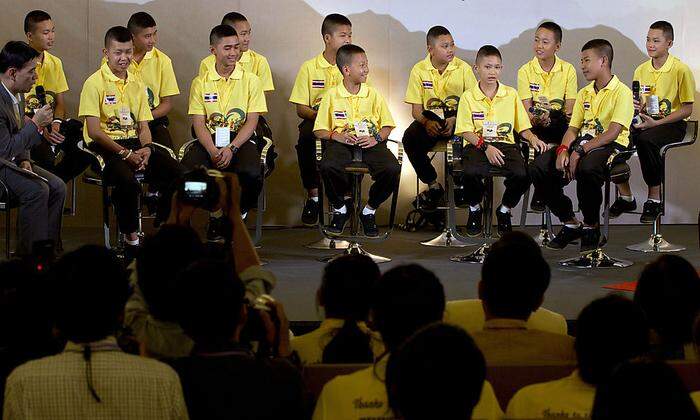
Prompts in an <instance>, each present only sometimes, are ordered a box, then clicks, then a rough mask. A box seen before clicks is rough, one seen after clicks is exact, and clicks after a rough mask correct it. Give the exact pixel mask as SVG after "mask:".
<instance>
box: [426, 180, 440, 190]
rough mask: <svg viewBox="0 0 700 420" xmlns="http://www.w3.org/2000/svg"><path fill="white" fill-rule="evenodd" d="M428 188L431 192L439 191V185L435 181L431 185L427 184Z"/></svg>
mask: <svg viewBox="0 0 700 420" xmlns="http://www.w3.org/2000/svg"><path fill="white" fill-rule="evenodd" d="M428 188H430V189H431V190H439V189H440V183H439V182H437V180H435V181H433V182H431V183H429V184H428Z"/></svg>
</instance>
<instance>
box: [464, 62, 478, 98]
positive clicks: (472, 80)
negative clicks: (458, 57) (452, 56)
mask: <svg viewBox="0 0 700 420" xmlns="http://www.w3.org/2000/svg"><path fill="white" fill-rule="evenodd" d="M477 83H478V82H477V80H476V76H474V70H472V66H470V65H469V64H467V65H466V66H464V90H465V91H467V90H469V89H471V88H473V87H474V86H476V84H477Z"/></svg>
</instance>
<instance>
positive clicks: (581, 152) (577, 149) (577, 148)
mask: <svg viewBox="0 0 700 420" xmlns="http://www.w3.org/2000/svg"><path fill="white" fill-rule="evenodd" d="M574 152H576V153H578V154H579V156H583V155H585V154H586V149H584V148H583V145H582V144H581V143H579V144H577V145H576V146H575V147H574Z"/></svg>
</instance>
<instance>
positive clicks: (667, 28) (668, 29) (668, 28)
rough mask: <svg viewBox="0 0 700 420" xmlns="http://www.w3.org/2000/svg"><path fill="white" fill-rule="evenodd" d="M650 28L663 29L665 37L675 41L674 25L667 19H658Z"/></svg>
mask: <svg viewBox="0 0 700 420" xmlns="http://www.w3.org/2000/svg"><path fill="white" fill-rule="evenodd" d="M649 29H661V30H662V31H663V32H664V37H665V38H666V39H670V40H671V41H673V25H671V24H670V23H669V22H666V21H665V20H657V21H656V22H654V23H652V24H651V26H650V27H649Z"/></svg>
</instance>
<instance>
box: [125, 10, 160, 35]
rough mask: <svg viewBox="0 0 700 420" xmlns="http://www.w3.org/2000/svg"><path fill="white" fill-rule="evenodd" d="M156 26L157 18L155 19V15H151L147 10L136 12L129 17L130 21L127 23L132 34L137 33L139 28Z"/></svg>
mask: <svg viewBox="0 0 700 420" xmlns="http://www.w3.org/2000/svg"><path fill="white" fill-rule="evenodd" d="M154 26H156V20H155V19H153V16H151V15H149V14H148V13H146V12H136V13H134V14H133V15H131V17H130V18H129V22H128V23H127V24H126V27H127V28H128V29H129V31H131V33H132V34H134V33H136V32H137V31H139V30H142V29H146V28H152V27H154Z"/></svg>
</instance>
